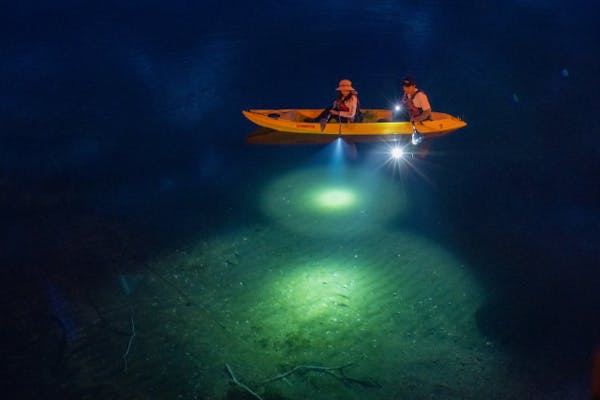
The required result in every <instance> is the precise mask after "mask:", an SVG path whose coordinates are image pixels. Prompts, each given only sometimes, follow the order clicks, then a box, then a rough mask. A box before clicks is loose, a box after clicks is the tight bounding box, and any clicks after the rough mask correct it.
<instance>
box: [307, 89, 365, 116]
mask: <svg viewBox="0 0 600 400" xmlns="http://www.w3.org/2000/svg"><path fill="white" fill-rule="evenodd" d="M335 90H336V91H338V92H339V95H338V98H337V99H335V100H334V101H333V104H332V105H331V106H329V107H327V108H325V109H324V110H323V111H322V112H321V114H319V116H318V117H316V118H308V119H306V120H305V121H307V122H319V121H323V120H325V122H329V120H330V119H332V118H333V119H335V120H336V121H339V122H360V119H361V118H360V106H359V101H358V92H357V91H356V89H354V88H353V87H352V82H351V81H350V80H348V79H342V80H341V81H340V83H339V84H338V87H337V89H335Z"/></svg>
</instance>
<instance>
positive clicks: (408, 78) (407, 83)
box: [402, 76, 417, 86]
mask: <svg viewBox="0 0 600 400" xmlns="http://www.w3.org/2000/svg"><path fill="white" fill-rule="evenodd" d="M416 84H417V81H416V80H415V78H413V77H412V76H405V77H404V79H403V80H402V86H415V85H416Z"/></svg>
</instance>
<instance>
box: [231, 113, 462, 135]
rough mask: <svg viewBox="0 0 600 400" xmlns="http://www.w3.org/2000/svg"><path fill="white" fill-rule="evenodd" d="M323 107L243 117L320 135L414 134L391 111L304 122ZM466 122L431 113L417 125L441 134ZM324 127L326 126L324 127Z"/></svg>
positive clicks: (271, 126) (425, 131)
mask: <svg viewBox="0 0 600 400" xmlns="http://www.w3.org/2000/svg"><path fill="white" fill-rule="evenodd" d="M321 111H322V110H320V109H272V110H270V109H260V110H258V109H257V110H244V111H242V113H243V114H244V116H245V117H246V118H247V119H248V120H250V121H252V122H253V123H255V124H256V125H258V126H261V127H264V128H269V129H273V130H276V131H281V132H291V133H302V134H318V135H348V136H353V135H360V136H370V135H372V136H389V135H410V134H412V133H413V128H412V124H411V123H410V122H394V121H392V112H391V111H390V110H377V109H372V110H369V109H365V110H362V115H363V122H349V123H345V122H342V123H338V122H337V121H334V120H333V119H332V120H331V121H330V122H329V123H327V124H325V125H324V126H323V127H322V126H321V124H320V123H319V122H305V120H306V119H310V118H316V117H317V116H318V115H319V113H320V112H321ZM466 125H467V123H466V122H464V121H463V120H461V119H460V118H458V117H454V116H452V115H450V114H445V113H440V112H432V120H431V121H423V122H418V123H416V124H415V126H416V128H417V131H418V132H419V133H421V134H423V135H442V134H446V133H450V132H453V131H455V130H457V129H460V128H463V127H465V126H466ZM321 128H323V129H321Z"/></svg>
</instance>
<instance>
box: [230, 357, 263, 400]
mask: <svg viewBox="0 0 600 400" xmlns="http://www.w3.org/2000/svg"><path fill="white" fill-rule="evenodd" d="M225 367H227V372H229V376H231V380H232V381H233V383H235V384H236V385H238V386H239V387H241V388H242V389H244V390H245V391H246V392H248V393H250V394H251V395H252V396H254V397H256V398H257V399H258V400H263V398H262V397H260V395H259V394H258V393H256V392H255V391H253V390H252V389H250V388H249V387H248V386H246V385H244V384H243V383H242V382H240V381H238V380H237V378H236V377H235V375H234V374H233V370H232V369H231V367H230V366H229V364H225Z"/></svg>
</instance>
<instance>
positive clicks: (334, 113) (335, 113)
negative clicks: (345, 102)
mask: <svg viewBox="0 0 600 400" xmlns="http://www.w3.org/2000/svg"><path fill="white" fill-rule="evenodd" d="M329 113H330V114H332V115H338V114H339V112H338V111H337V110H331V111H329Z"/></svg>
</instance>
